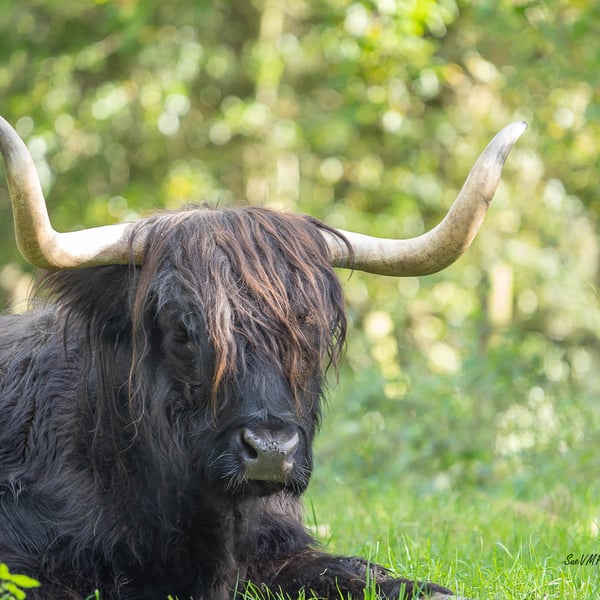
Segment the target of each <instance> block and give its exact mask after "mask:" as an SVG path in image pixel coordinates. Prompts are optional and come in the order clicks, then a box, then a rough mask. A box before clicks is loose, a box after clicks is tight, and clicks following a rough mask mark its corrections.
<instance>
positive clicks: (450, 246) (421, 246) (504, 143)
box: [323, 122, 527, 277]
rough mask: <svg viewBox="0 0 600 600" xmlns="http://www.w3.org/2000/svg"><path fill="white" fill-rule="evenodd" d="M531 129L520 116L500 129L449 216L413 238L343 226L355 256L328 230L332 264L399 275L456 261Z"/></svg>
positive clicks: (424, 272) (422, 272)
mask: <svg viewBox="0 0 600 600" xmlns="http://www.w3.org/2000/svg"><path fill="white" fill-rule="evenodd" d="M525 129H527V124H526V123H524V122H516V123H511V124H510V125H508V126H507V127H505V128H504V129H502V130H501V131H500V132H499V133H498V134H496V136H495V137H494V139H493V140H492V141H491V142H490V143H489V144H488V146H487V147H486V148H485V150H484V151H483V152H482V153H481V155H480V157H479V158H478V159H477V162H476V163H475V164H474V165H473V168H472V169H471V172H470V173H469V176H468V177H467V180H466V181H465V184H464V186H463V188H462V190H461V191H460V193H459V195H458V197H457V198H456V200H455V201H454V204H453V205H452V207H451V208H450V210H449V211H448V213H447V214H446V216H445V218H444V220H443V221H442V222H441V223H440V224H439V225H437V227H435V228H434V229H431V230H430V231H428V232H427V233H424V234H423V235H420V236H418V237H415V238H411V239H407V240H391V239H383V238H376V237H371V236H367V235H363V234H360V233H352V232H349V231H342V230H339V232H340V233H341V234H342V235H343V236H344V237H345V238H346V239H347V240H348V242H349V243H350V245H351V246H352V250H353V256H352V255H351V254H350V253H349V252H348V248H347V246H346V245H345V244H343V243H342V242H341V240H340V239H339V238H337V237H336V236H334V235H332V234H330V233H327V232H323V235H324V236H325V239H326V242H327V245H328V248H329V254H330V257H331V262H332V264H333V265H334V266H336V267H345V268H352V269H355V270H358V271H366V272H367V273H377V274H379V275H392V276H394V277H407V276H411V275H429V274H431V273H436V272H437V271H441V270H442V269H444V268H446V267H447V266H449V265H451V264H452V263H453V262H454V261H455V260H456V259H457V258H458V257H459V256H461V254H462V253H463V252H464V251H465V250H466V249H467V248H468V247H469V245H470V244H471V242H472V241H473V238H474V237H475V235H476V234H477V231H478V230H479V227H480V226H481V223H482V222H483V217H484V216H485V213H486V211H487V209H488V206H489V204H490V202H491V201H492V198H493V196H494V192H495V191H496V187H497V186H498V183H499V181H500V175H501V172H502V167H503V166H504V162H505V160H506V158H507V156H508V154H509V152H510V150H511V148H512V147H513V144H514V143H515V142H516V141H517V139H518V138H519V137H520V135H521V134H522V133H523V132H524V131H525Z"/></svg>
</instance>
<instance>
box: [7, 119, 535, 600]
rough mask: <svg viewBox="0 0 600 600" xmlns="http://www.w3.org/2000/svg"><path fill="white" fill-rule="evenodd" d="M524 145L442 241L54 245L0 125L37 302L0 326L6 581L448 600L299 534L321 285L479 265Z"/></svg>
mask: <svg viewBox="0 0 600 600" xmlns="http://www.w3.org/2000/svg"><path fill="white" fill-rule="evenodd" d="M523 129H524V126H523V125H522V124H513V125H511V126H509V127H508V128H506V129H505V130H503V131H502V132H501V133H500V134H499V135H498V136H497V137H496V138H495V139H494V140H493V141H492V143H491V144H490V145H489V146H488V148H487V149H486V150H485V152H484V153H483V155H482V157H481V158H480V159H479V161H478V162H477V164H476V166H475V167H474V168H473V171H472V172H471V175H470V176H469V179H468V181H467V183H466V184H465V187H464V188H463V191H462V192H461V194H460V196H459V198H458V199H457V201H456V202H455V204H454V206H453V208H452V209H451V211H450V213H449V214H448V216H447V217H446V219H445V220H444V221H443V222H442V223H441V224H440V226H438V228H436V229H434V230H433V231H432V232H429V233H428V234H425V235H424V236H421V237H420V238H416V239H415V240H407V241H396V240H374V239H372V238H367V237H366V236H361V235H359V234H351V233H347V232H338V231H335V230H333V229H330V228H328V227H327V226H325V225H323V224H321V223H319V222H317V221H316V220H314V219H312V218H310V217H305V216H293V215H284V214H281V213H277V212H273V211H269V210H266V209H260V208H240V209H229V210H213V209H209V208H195V209H189V210H185V211H181V212H173V213H161V214H158V215H155V216H153V217H150V218H148V219H144V220H141V221H138V222H136V223H133V224H124V225H117V226H109V227H103V228H98V229H92V230H87V231H84V232H75V233H68V234H58V233H56V232H55V231H54V230H53V229H52V228H51V226H50V223H49V221H48V216H47V213H46V209H45V205H44V200H43V196H42V194H41V190H40V186H39V182H38V180H37V176H36V173H35V169H34V166H33V162H32V160H31V157H30V156H29V154H28V152H27V150H26V147H25V145H24V144H23V143H22V141H21V140H20V139H19V137H18V136H17V135H16V133H15V132H14V131H13V130H12V128H11V127H10V126H9V125H8V124H7V123H6V121H4V120H3V119H1V118H0V150H1V152H2V154H3V156H4V161H5V165H6V171H7V178H8V183H9V188H10V193H11V198H12V201H13V210H14V217H15V228H16V235H17V243H18V244H19V247H20V249H21V251H22V252H23V254H24V256H25V257H26V258H28V259H29V260H30V261H31V262H32V263H33V264H35V265H37V266H39V267H42V268H44V269H47V270H46V272H45V274H43V275H42V277H41V278H40V283H39V289H41V291H42V292H43V294H42V296H43V297H44V298H47V299H49V300H48V301H47V303H45V304H41V305H40V306H39V307H38V308H36V309H35V310H33V311H32V312H30V313H29V314H25V315H19V316H4V317H2V318H1V319H0V562H5V563H6V564H8V566H9V567H10V569H11V570H13V571H14V572H20V573H24V574H28V575H31V576H33V577H36V578H37V579H39V580H40V582H41V583H42V587H41V588H39V590H38V591H33V592H32V593H31V594H30V596H29V597H30V598H34V599H35V598H44V599H53V600H63V599H65V600H66V599H82V598H85V597H86V596H87V595H88V594H90V593H91V592H92V591H93V590H94V589H96V588H97V589H99V590H100V591H101V594H102V598H103V599H104V600H116V599H121V600H134V599H135V600H153V599H156V600H164V599H166V598H167V595H168V594H171V595H173V596H176V597H178V598H179V599H180V600H188V599H190V598H192V599H194V600H201V599H203V600H226V599H232V598H235V597H236V596H237V595H238V593H239V595H240V596H241V595H242V593H243V590H244V589H245V587H246V585H247V582H252V584H253V585H255V586H258V587H262V588H263V589H268V590H272V591H273V592H276V593H278V592H283V593H284V594H288V595H289V596H290V597H291V598H296V597H297V596H298V594H299V593H300V592H301V591H304V592H305V593H306V597H307V598H308V597H311V594H314V596H315V597H318V598H330V599H334V598H339V597H340V592H341V594H342V595H343V597H344V598H346V597H348V596H349V595H351V596H352V597H354V598H362V597H363V590H364V589H365V585H366V581H367V579H369V580H370V581H373V582H376V585H377V588H378V593H379V594H380V596H381V597H382V598H413V597H425V596H431V597H436V598H447V597H451V595H452V593H451V592H450V591H449V590H447V589H445V588H442V587H440V586H438V585H435V584H431V583H416V582H412V581H408V580H404V579H395V578H393V577H392V576H391V575H390V574H389V572H388V571H386V569H384V568H383V567H380V566H377V565H373V564H369V563H368V561H366V560H365V559H362V558H349V557H340V556H331V555H328V554H326V553H324V552H323V551H322V550H321V549H319V547H318V545H317V544H316V543H315V540H314V539H313V538H312V537H311V536H310V534H309V533H307V531H306V530H305V528H304V527H303V525H302V505H301V500H300V496H301V494H302V492H303V491H304V490H305V489H306V486H307V485H308V481H309V478H310V474H311V470H312V456H311V445H312V442H313V437H314V434H315V430H316V429H317V426H318V423H319V419H320V414H321V411H320V404H321V393H322V386H323V377H324V371H325V370H326V369H327V366H328V365H334V366H335V362H336V359H337V358H338V356H339V353H340V348H341V346H342V344H343V341H344V336H345V332H346V320H345V316H344V307H343V298H342V290H341V287H340V284H339V282H338V279H337V277H336V275H335V273H334V270H333V266H345V267H353V268H356V269H361V270H365V271H370V272H374V273H384V274H388V275H397V276H400V275H410V274H423V273H428V272H433V271H435V270H439V269H441V268H443V267H445V266H446V265H448V264H450V263H451V262H452V261H453V260H455V259H456V258H457V256H458V255H460V253H462V251H463V250H464V249H465V248H466V246H467V245H468V244H469V243H470V241H471V239H472V238H473V236H474V235H475V232H476V229H477V227H478V226H479V223H480V222H481V219H482V218H483V214H484V213H485V210H486V208H487V204H488V203H489V201H490V200H491V198H492V196H493V193H494V190H495V187H496V185H497V183H498V180H499V177H500V171H501V167H502V164H503V162H504V160H505V158H506V156H507V154H508V152H509V150H510V148H511V146H512V144H513V143H514V141H515V140H516V139H517V137H518V136H519V135H520V134H521V132H522V131H523Z"/></svg>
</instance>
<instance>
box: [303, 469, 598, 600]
mask: <svg viewBox="0 0 600 600" xmlns="http://www.w3.org/2000/svg"><path fill="white" fill-rule="evenodd" d="M356 487H359V486H358V482H357V486H356ZM593 488H594V486H593V485H592V484H590V486H589V487H587V488H586V487H581V488H579V489H574V488H570V487H568V475H567V474H566V473H565V474H564V475H563V481H561V480H559V479H557V480H556V481H554V482H553V483H551V482H544V483H543V484H541V485H540V486H539V487H538V488H537V489H535V490H532V489H530V490H528V494H527V496H528V497H527V498H518V496H519V493H517V492H516V491H515V490H513V489H511V488H510V487H508V486H507V487H506V488H504V489H492V490H485V491H484V490H480V489H479V490H478V489H472V490H462V491H453V490H450V491H449V490H446V491H443V492H430V493H427V494H422V493H416V494H415V493H411V489H410V486H409V487H406V486H404V485H403V483H402V482H401V481H394V482H388V483H383V482H381V481H379V482H375V481H373V482H372V483H371V484H368V485H366V486H362V487H360V488H359V491H357V492H353V491H352V487H351V486H348V485H347V482H346V483H345V484H344V485H340V484H339V483H338V484H337V485H336V482H335V481H332V480H331V479H330V480H329V482H327V481H319V486H318V488H317V487H316V486H315V489H314V491H313V492H312V494H311V495H312V498H313V502H312V511H311V512H313V514H315V515H316V517H317V519H318V522H317V523H316V524H314V523H313V526H314V527H316V529H317V530H318V531H319V532H320V533H321V535H322V541H323V543H324V544H325V545H326V547H327V548H328V549H330V550H331V551H332V552H340V553H349V554H362V555H364V556H368V557H369V558H371V559H372V560H373V561H376V562H380V563H382V564H384V565H386V566H388V567H389V568H391V569H392V570H393V571H394V572H395V573H397V574H398V575H401V576H407V577H411V578H415V579H430V580H432V581H436V582H438V583H441V584H442V585H446V586H448V587H450V588H452V589H453V590H454V591H455V592H457V593H460V594H462V595H465V596H467V597H469V598H472V599H473V600H478V599H480V600H484V599H485V600H492V599H493V600H504V599H511V600H512V599H522V600H525V599H527V600H537V599H539V600H546V599H548V600H549V599H551V598H557V599H561V600H569V599H572V600H575V599H577V600H585V599H588V598H589V599H590V600H591V599H594V600H597V599H598V598H600V565H574V564H565V562H567V557H568V556H569V554H572V555H573V556H572V560H574V559H575V558H576V557H580V555H581V554H586V555H590V554H600V541H599V539H598V531H597V529H598V526H599V525H600V523H599V520H598V517H600V500H598V499H594V498H598V496H597V493H596V496H594V493H595V490H594V489H593Z"/></svg>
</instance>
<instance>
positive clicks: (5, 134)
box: [0, 117, 143, 269]
mask: <svg viewBox="0 0 600 600" xmlns="http://www.w3.org/2000/svg"><path fill="white" fill-rule="evenodd" d="M0 152H1V153H2V156H3V158H4V164H5V167H6V178H7V181H8V189H9V193H10V197H11V201H12V205H13V218H14V222H15V236H16V239H17V246H18V248H19V250H20V251H21V254H22V255H23V256H24V257H25V259H27V260H28V261H29V262H30V263H31V264H32V265H34V266H36V267H41V268H44V269H73V268H76V267H93V266H98V265H107V264H125V263H127V262H129V259H130V252H129V246H128V239H127V238H128V236H127V230H128V227H129V224H120V225H107V226H105V227H93V228H91V229H84V230H82V231H73V232H69V233H58V232H56V231H55V230H54V229H53V228H52V225H51V224H50V219H49V218H48V211H47V209H46V202H45V200H44V194H43V192H42V187H41V185H40V180H39V178H38V174H37V171H36V168H35V164H34V162H33V159H32V157H31V154H30V153H29V150H28V149H27V146H26V145H25V143H24V142H23V140H21V138H20V137H19V135H18V134H17V132H16V131H15V130H14V129H13V128H12V127H11V126H10V125H9V124H8V122H7V121H6V120H5V119H3V118H2V117H0ZM142 246H143V240H139V242H136V243H135V245H134V248H133V254H134V257H133V259H134V262H139V261H140V260H141V253H142Z"/></svg>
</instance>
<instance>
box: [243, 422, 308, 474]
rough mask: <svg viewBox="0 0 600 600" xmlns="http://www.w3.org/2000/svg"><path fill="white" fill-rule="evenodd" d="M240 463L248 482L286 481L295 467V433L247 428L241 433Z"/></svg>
mask: <svg viewBox="0 0 600 600" xmlns="http://www.w3.org/2000/svg"><path fill="white" fill-rule="evenodd" d="M240 435H241V443H242V451H241V455H242V461H243V464H244V467H245V469H246V476H247V477H248V479H250V480H258V481H285V480H286V479H287V477H288V475H289V474H290V472H291V471H292V469H293V468H294V458H293V455H294V452H295V451H296V448H298V444H299V442H300V438H299V437H298V434H297V433H293V434H290V433H289V432H283V431H275V432H274V431H268V430H264V429H262V428H261V429H256V430H255V429H249V428H247V427H244V428H243V429H242V430H241V432H240Z"/></svg>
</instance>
